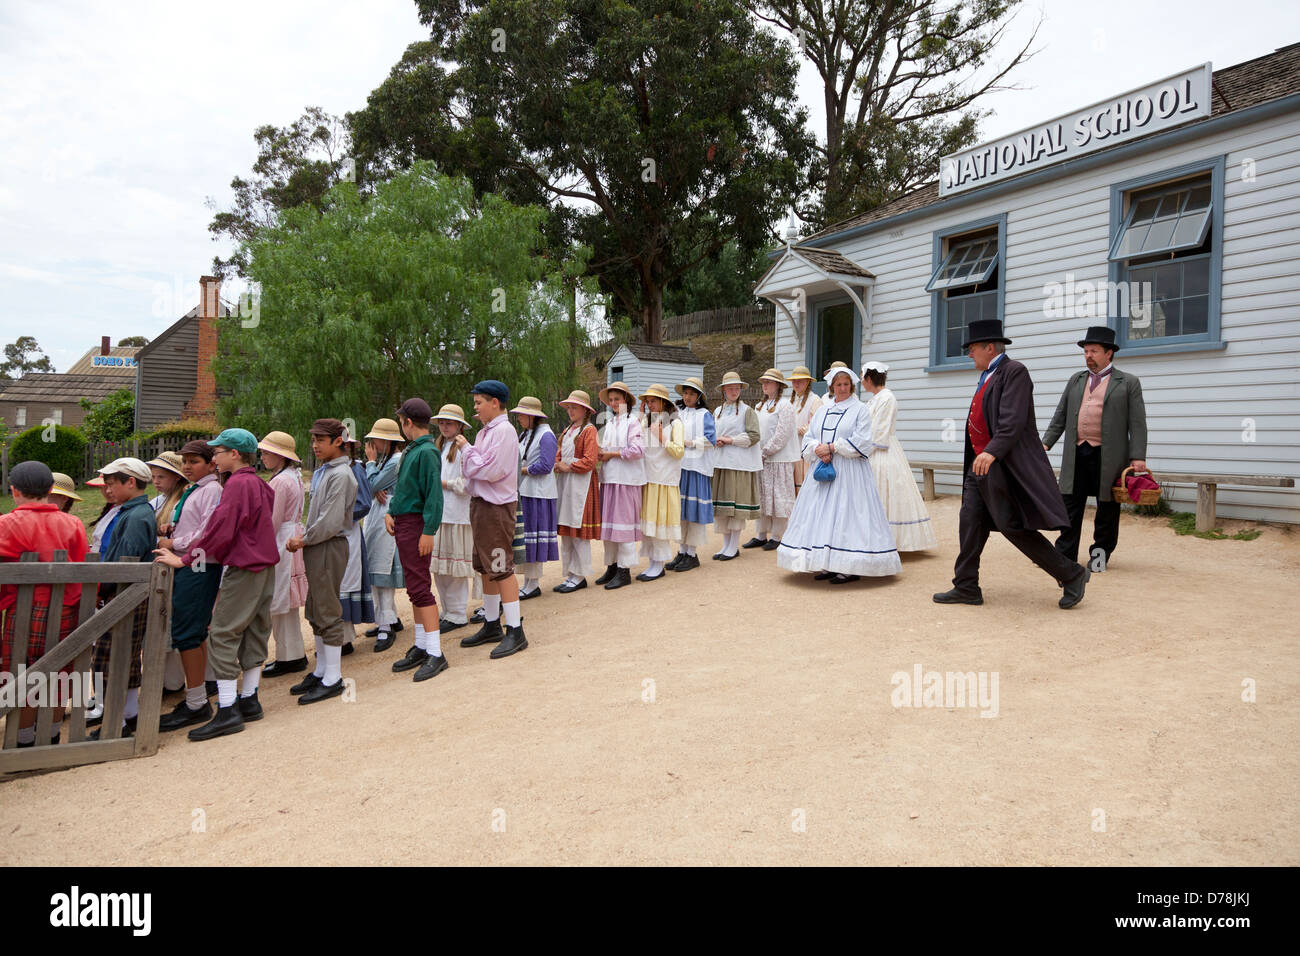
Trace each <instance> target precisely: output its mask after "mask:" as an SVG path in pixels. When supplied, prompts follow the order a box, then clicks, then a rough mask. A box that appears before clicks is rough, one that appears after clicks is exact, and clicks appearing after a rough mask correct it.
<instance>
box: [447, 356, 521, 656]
mask: <svg viewBox="0 0 1300 956" xmlns="http://www.w3.org/2000/svg"><path fill="white" fill-rule="evenodd" d="M473 394H474V417H475V418H477V419H478V420H479V421H480V422H482V423H483V427H482V428H481V429H479V433H478V435H477V436H475V438H474V444H473V445H471V444H470V443H469V440H468V439H467V438H466V437H465V436H464V435H457V436H456V444H457V446H458V447H459V448H460V450H461V462H462V464H461V470H462V473H463V474H464V475H465V477H466V478H468V479H469V493H470V495H471V498H470V502H469V523H470V527H471V528H473V532H474V570H475V571H477V572H478V573H479V574H480V575H481V576H482V579H483V626H482V627H481V628H479V629H478V631H476V632H475V633H474V634H472V635H470V636H469V637H467V638H465V639H464V640H462V641H461V642H460V646H461V647H477V646H478V645H480V644H487V643H489V642H497V641H499V642H500V643H499V644H498V646H497V647H496V649H495V650H493V651H492V653H491V654H490V655H488V656H489V657H492V658H493V659H499V658H502V657H509V656H510V655H511V654H514V653H515V652H517V651H522V650H523V649H524V648H525V647H527V646H528V639H527V638H525V637H524V629H523V626H522V624H521V622H520V618H519V582H518V581H517V580H516V579H515V563H514V547H513V542H514V536H515V507H516V504H517V502H518V500H519V439H518V437H517V436H516V435H515V430H514V429H513V428H511V427H510V422H509V420H508V418H507V417H506V403H507V402H508V401H509V400H510V390H509V389H508V388H506V386H505V383H503V382H498V381H497V380H496V379H487V380H486V381H482V382H479V383H478V384H477V385H475V386H474V388H473ZM502 617H504V618H505V623H506V629H505V632H504V633H502V630H501V618H502Z"/></svg>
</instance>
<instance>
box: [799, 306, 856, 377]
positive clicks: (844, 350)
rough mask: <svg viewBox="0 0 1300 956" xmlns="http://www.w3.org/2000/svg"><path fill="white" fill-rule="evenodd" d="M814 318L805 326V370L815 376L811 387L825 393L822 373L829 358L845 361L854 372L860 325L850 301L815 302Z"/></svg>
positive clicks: (828, 365)
mask: <svg viewBox="0 0 1300 956" xmlns="http://www.w3.org/2000/svg"><path fill="white" fill-rule="evenodd" d="M811 311H812V313H813V321H812V323H811V324H810V325H809V328H808V339H809V342H808V370H809V371H810V372H812V374H813V375H815V376H816V381H814V382H813V390H814V391H815V392H816V393H817V394H818V395H825V394H826V388H827V386H826V383H825V382H824V381H822V373H823V372H824V371H826V369H828V368H829V367H830V364H831V363H832V362H845V363H847V364H848V366H849V367H850V368H852V369H853V370H854V372H855V373H856V372H857V369H858V366H859V364H860V361H861V359H860V356H861V348H862V344H861V338H860V336H861V328H862V326H861V325H860V324H859V323H858V321H857V314H856V311H857V310H856V309H854V307H853V303H852V302H844V301H839V302H834V301H832V302H826V303H823V304H819V305H814V306H813V308H812V310H811Z"/></svg>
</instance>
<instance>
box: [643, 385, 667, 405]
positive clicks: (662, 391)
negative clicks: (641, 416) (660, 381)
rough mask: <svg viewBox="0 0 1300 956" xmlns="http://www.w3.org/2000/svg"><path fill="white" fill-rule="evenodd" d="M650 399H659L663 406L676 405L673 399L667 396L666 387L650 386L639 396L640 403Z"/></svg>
mask: <svg viewBox="0 0 1300 956" xmlns="http://www.w3.org/2000/svg"><path fill="white" fill-rule="evenodd" d="M652 397H653V398H657V399H659V400H660V401H662V402H663V403H664V404H665V405H674V404H676V403H675V402H674V401H673V397H672V396H671V395H669V394H668V389H667V387H665V386H663V385H651V386H650V387H649V388H647V389H646V390H645V392H644V393H643V394H642V395H641V401H643V402H644V401H645V400H646V399H647V398H652Z"/></svg>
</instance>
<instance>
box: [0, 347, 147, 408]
mask: <svg viewBox="0 0 1300 956" xmlns="http://www.w3.org/2000/svg"><path fill="white" fill-rule="evenodd" d="M108 343H109V337H108V336H104V337H103V339H102V340H101V342H100V345H99V347H98V348H93V349H90V350H89V351H87V352H86V354H85V355H83V356H82V357H81V358H79V359H78V360H77V361H76V362H74V363H73V364H72V366H71V367H70V368H69V369H68V370H67V371H66V372H29V373H28V374H26V375H24V376H23V377H22V378H18V379H14V380H13V381H11V382H9V383H8V384H7V385H5V386H4V390H3V391H0V419H3V420H4V423H5V424H6V425H8V426H9V429H10V431H14V432H17V431H21V430H23V429H25V428H31V427H32V426H33V425H40V424H42V423H44V422H46V421H53V422H54V423H55V424H57V425H80V424H81V423H82V421H83V420H84V419H85V417H86V410H85V409H84V408H82V407H81V399H82V398H88V399H90V401H91V402H98V401H101V400H103V399H105V398H107V397H108V396H109V395H111V394H113V393H114V392H116V391H118V390H119V389H123V388H130V389H134V388H135V373H136V361H137V356H138V354H139V352H140V349H138V348H134V347H121V346H118V347H111V346H110V345H109V344H108Z"/></svg>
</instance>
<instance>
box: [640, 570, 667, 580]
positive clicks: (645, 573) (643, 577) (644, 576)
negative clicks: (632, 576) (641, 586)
mask: <svg viewBox="0 0 1300 956" xmlns="http://www.w3.org/2000/svg"><path fill="white" fill-rule="evenodd" d="M664 573H665V572H663V571H660V572H659V573H658V574H656V575H653V576H652V575H651V574H650V572H649V571H642V572H641V573H640V574H638V575H637V576H636V579H637V580H638V581H658V580H659V579H660V578H662V577H663V576H664Z"/></svg>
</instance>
